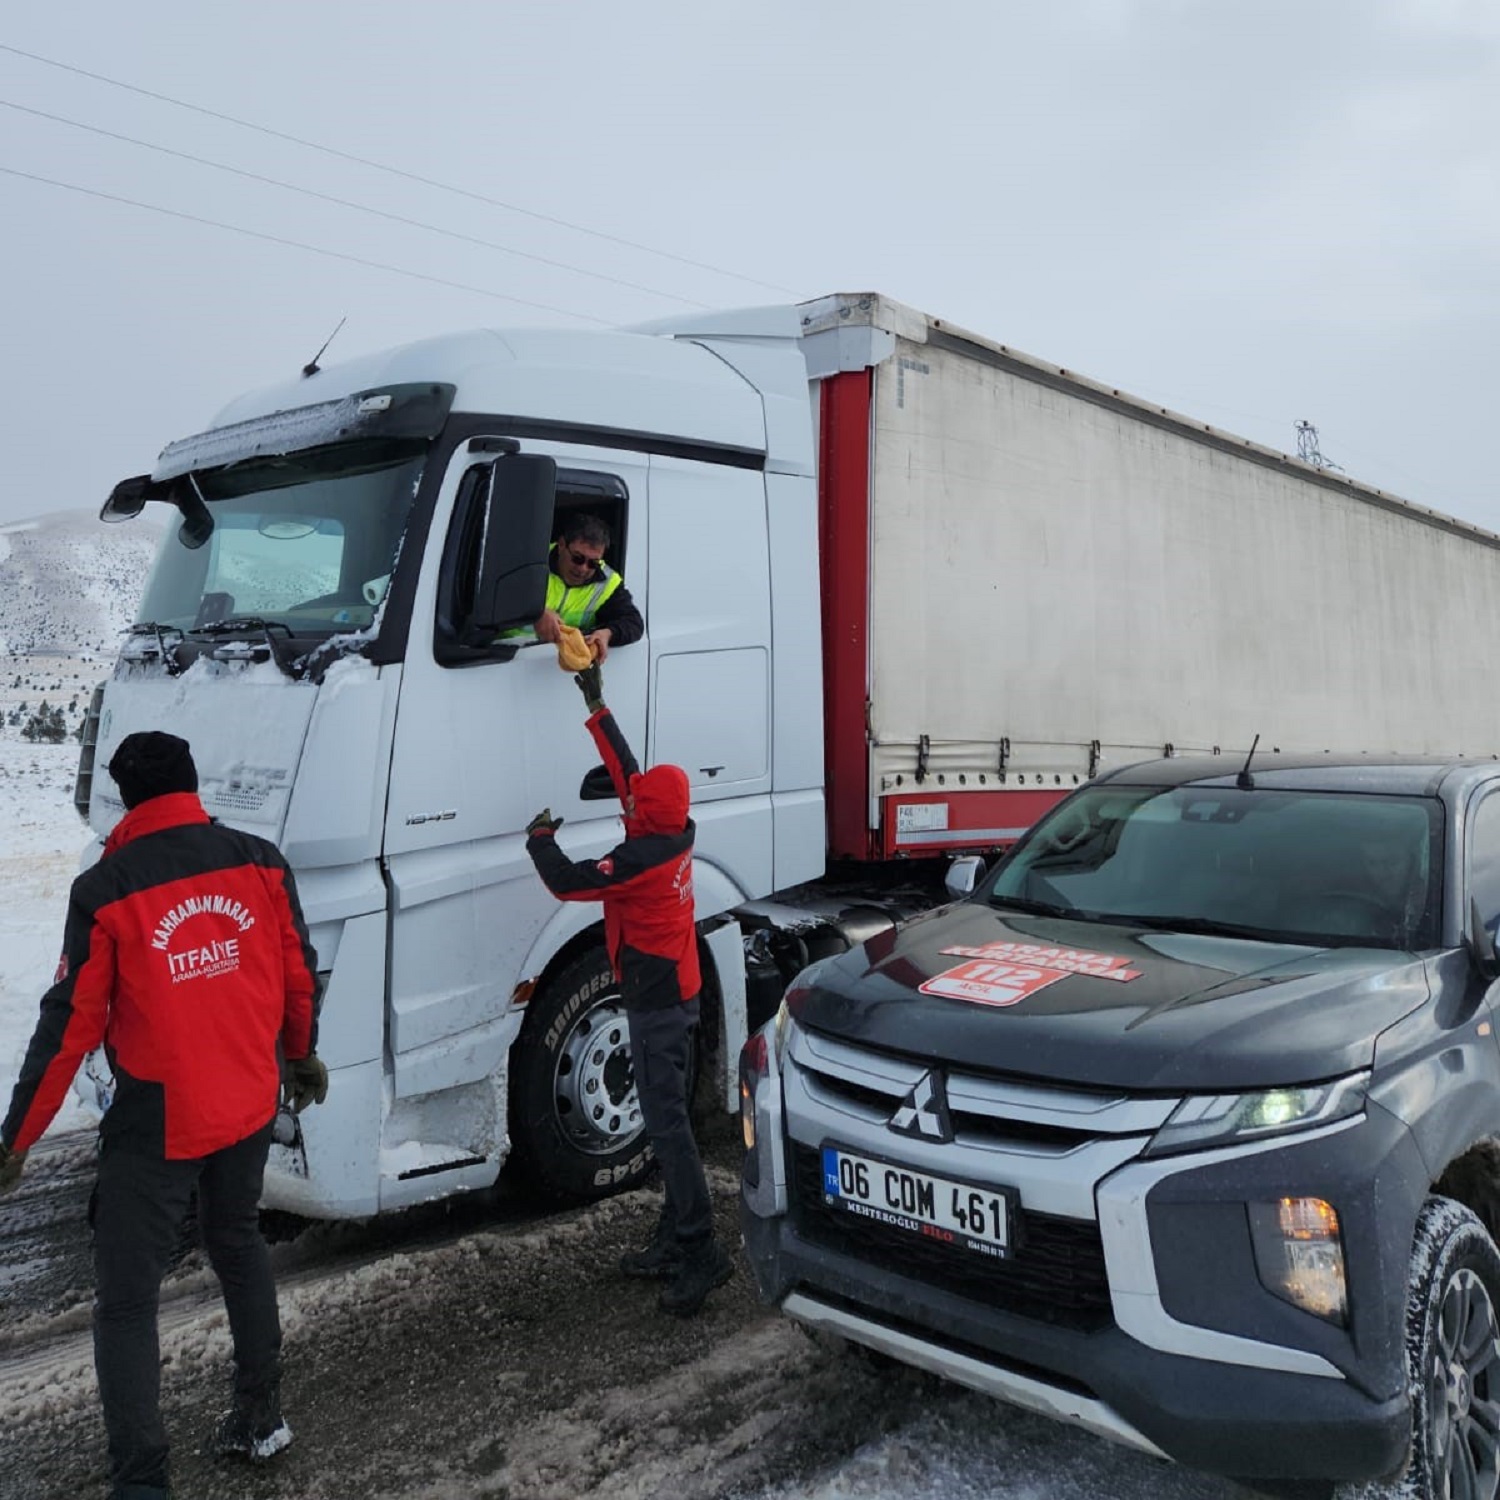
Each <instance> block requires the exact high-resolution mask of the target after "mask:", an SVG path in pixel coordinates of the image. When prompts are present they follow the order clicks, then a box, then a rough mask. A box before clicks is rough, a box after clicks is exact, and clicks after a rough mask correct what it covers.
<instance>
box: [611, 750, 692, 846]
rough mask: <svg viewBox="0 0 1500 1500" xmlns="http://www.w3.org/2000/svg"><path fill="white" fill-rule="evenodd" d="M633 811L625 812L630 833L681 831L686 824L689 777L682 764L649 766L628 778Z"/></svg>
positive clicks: (626, 826)
mask: <svg viewBox="0 0 1500 1500" xmlns="http://www.w3.org/2000/svg"><path fill="white" fill-rule="evenodd" d="M630 792H631V795H632V796H633V797H634V798H635V813H634V814H633V815H631V814H626V817H625V831H626V832H627V833H632V834H637V835H639V834H643V833H681V832H682V830H683V828H684V827H685V826H686V825H687V816H688V779H687V772H686V771H684V770H683V769H682V767H681V766H652V767H651V769H650V770H649V771H638V772H637V773H636V774H635V775H634V776H632V777H631V778H630Z"/></svg>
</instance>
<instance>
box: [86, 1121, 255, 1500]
mask: <svg viewBox="0 0 1500 1500" xmlns="http://www.w3.org/2000/svg"><path fill="white" fill-rule="evenodd" d="M270 1145H271V1126H270V1124H269V1122H268V1123H267V1125H266V1126H265V1128H264V1129H263V1130H258V1131H256V1133H255V1134H254V1135H251V1136H247V1137H246V1138H245V1139H244V1140H242V1141H239V1142H237V1143H236V1144H235V1145H233V1146H227V1147H225V1148H224V1150H222V1151H215V1152H214V1153H213V1154H212V1155H210V1156H204V1157H199V1158H197V1159H195V1160H191V1161H167V1160H165V1159H164V1158H162V1157H160V1156H153V1155H150V1154H146V1153H141V1152H135V1151H131V1150H130V1149H129V1146H128V1144H125V1145H121V1144H118V1143H116V1144H111V1143H110V1142H108V1141H106V1142H105V1143H104V1146H103V1150H102V1152H101V1154H100V1157H99V1180H98V1182H97V1184H96V1185H95V1187H94V1196H93V1200H92V1202H91V1203H90V1205H89V1219H90V1222H91V1223H92V1225H93V1229H94V1278H95V1293H94V1369H95V1371H96V1373H97V1374H98V1377H99V1398H100V1401H101V1402H102V1403H103V1406H104V1428H105V1432H106V1434H107V1435H108V1438H109V1466H110V1478H111V1479H112V1481H113V1483H114V1486H115V1493H116V1494H119V1493H121V1492H125V1493H129V1489H128V1487H129V1486H132V1485H140V1486H143V1487H147V1488H150V1487H156V1488H160V1489H165V1488H166V1484H167V1434H166V1429H165V1428H164V1427H163V1426H162V1420H161V1405H160V1398H161V1350H160V1340H159V1337H158V1333H157V1322H156V1320H157V1304H158V1299H159V1296H160V1292H161V1279H162V1277H163V1276H164V1275H165V1274H166V1269H167V1264H168V1262H169V1261H170V1259H171V1256H172V1252H173V1251H174V1250H175V1249H176V1247H177V1243H178V1236H179V1234H180V1232H181V1228H182V1222H183V1219H184V1217H185V1215H186V1213H187V1210H188V1204H189V1202H190V1200H191V1198H192V1193H193V1189H194V1188H197V1190H198V1227H199V1230H200V1232H201V1233H202V1236H203V1248H204V1249H205V1250H206V1251H207V1252H208V1259H209V1264H210V1265H212V1266H213V1268H214V1273H215V1274H216V1275H217V1276H218V1278H219V1284H220V1286H221V1287H222V1289H223V1292H224V1306H225V1309H226V1310H227V1312H228V1314H229V1331H230V1334H231V1336H232V1337H233V1340H234V1363H235V1382H234V1384H235V1395H236V1397H237V1398H238V1399H244V1400H249V1399H253V1398H254V1397H255V1396H256V1395H257V1394H260V1393H263V1392H264V1391H266V1390H267V1388H268V1387H270V1386H272V1385H273V1384H274V1383H275V1382H276V1381H277V1380H278V1379H279V1378H280V1373H281V1320H280V1317H279V1315H278V1314H277V1311H276V1283H275V1281H274V1279H273V1277H272V1274H271V1257H270V1252H269V1251H268V1250H267V1249H266V1242H265V1240H264V1239H263V1238H262V1237H261V1233H260V1216H259V1211H258V1208H257V1204H258V1203H259V1201H260V1193H261V1184H262V1179H263V1178H264V1176H265V1168H266V1153H267V1151H268V1150H269V1149H270Z"/></svg>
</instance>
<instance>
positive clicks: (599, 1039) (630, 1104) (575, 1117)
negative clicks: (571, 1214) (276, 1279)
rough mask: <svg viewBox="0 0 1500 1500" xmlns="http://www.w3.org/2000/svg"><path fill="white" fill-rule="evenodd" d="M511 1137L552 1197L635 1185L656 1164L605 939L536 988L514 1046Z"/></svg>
mask: <svg viewBox="0 0 1500 1500" xmlns="http://www.w3.org/2000/svg"><path fill="white" fill-rule="evenodd" d="M510 1125H511V1141H512V1147H513V1150H514V1153H515V1160H516V1164H517V1166H518V1167H519V1168H520V1169H521V1171H522V1173H523V1174H524V1175H525V1177H526V1178H527V1180H528V1181H529V1182H530V1183H531V1184H532V1186H534V1187H535V1188H536V1189H537V1190H538V1191H539V1192H541V1193H543V1194H544V1195H545V1196H547V1197H549V1198H552V1199H554V1200H556V1201H559V1202H564V1203H589V1202H592V1201H593V1200H594V1199H596V1198H604V1197H607V1196H608V1195H609V1194H611V1193H616V1192H620V1191H621V1190H623V1189H625V1188H629V1187H634V1186H636V1185H637V1184H638V1183H640V1182H642V1181H643V1180H644V1179H645V1176H646V1173H647V1170H648V1169H649V1168H650V1166H651V1164H652V1155H651V1148H650V1146H649V1145H648V1144H647V1141H646V1132H645V1128H644V1127H643V1125H642V1123H641V1108H640V1103H639V1101H638V1100H637V1098H636V1092H635V1075H634V1072H633V1071H632V1069H631V1066H630V1027H629V1023H628V1022H627V1020H626V1018H625V1008H624V1005H623V1003H622V1002H621V998H620V987H619V985H618V983H617V982H616V981H615V977H614V975H613V973H612V972H611V970H610V966H609V957H608V955H607V954H606V953H605V952H604V950H603V949H602V948H590V949H588V950H587V951H586V952H584V953H582V954H580V955H579V956H578V957H577V958H575V959H573V960H572V961H571V962H570V963H568V964H566V965H564V966H563V967H562V968H561V969H560V970H558V972H557V973H556V974H555V975H554V976H553V977H552V978H551V979H550V980H549V981H548V982H547V983H546V984H544V985H541V986H540V987H539V988H538V989H537V991H536V993H535V994H534V995H533V996H532V997H531V1001H530V1003H529V1004H528V1005H527V1007H526V1019H525V1021H524V1022H523V1023H522V1025H521V1035H520V1038H519V1040H518V1042H517V1044H516V1047H515V1051H514V1052H513V1054H512V1066H511V1077H510Z"/></svg>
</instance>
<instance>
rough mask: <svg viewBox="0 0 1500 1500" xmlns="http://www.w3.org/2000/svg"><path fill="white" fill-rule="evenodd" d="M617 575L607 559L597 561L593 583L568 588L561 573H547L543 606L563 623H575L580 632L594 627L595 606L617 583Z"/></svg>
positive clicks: (618, 579) (617, 585) (618, 583)
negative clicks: (545, 603)
mask: <svg viewBox="0 0 1500 1500" xmlns="http://www.w3.org/2000/svg"><path fill="white" fill-rule="evenodd" d="M620 582H621V579H620V575H619V574H618V573H616V572H615V570H614V569H613V568H612V567H610V566H609V564H608V563H600V564H599V569H598V572H597V574H596V575H595V578H594V582H593V583H586V584H584V585H583V586H582V587H581V588H576V589H570V588H569V587H568V585H567V584H566V583H564V582H563V579H562V575H561V574H559V573H552V572H549V573H548V574H547V608H548V609H550V610H553V611H555V612H556V613H557V614H558V615H560V616H561V617H562V622H563V624H564V625H576V626H577V627H578V629H579V630H582V631H584V632H587V631H590V630H592V629H593V628H594V616H595V615H597V614H598V613H599V607H600V605H602V604H603V603H604V601H605V600H606V599H608V598H609V597H610V595H611V594H613V593H614V592H615V590H616V589H618V588H619V586H620Z"/></svg>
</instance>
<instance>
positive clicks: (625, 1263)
mask: <svg viewBox="0 0 1500 1500" xmlns="http://www.w3.org/2000/svg"><path fill="white" fill-rule="evenodd" d="M681 1264H682V1246H681V1245H680V1244H679V1243H678V1240H677V1225H676V1223H675V1222H674V1221H673V1220H671V1219H669V1218H668V1217H667V1215H666V1213H665V1212H663V1213H662V1215H661V1217H660V1218H659V1219H657V1221H656V1233H655V1234H653V1235H652V1236H651V1243H650V1244H649V1245H647V1246H646V1248H645V1249H644V1250H627V1251H626V1252H625V1254H624V1255H622V1256H621V1257H620V1273H621V1274H622V1275H624V1276H635V1277H639V1278H640V1279H642V1280H646V1279H649V1278H650V1277H654V1276H675V1275H676V1274H677V1268H678V1267H679V1266H680V1265H681Z"/></svg>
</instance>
